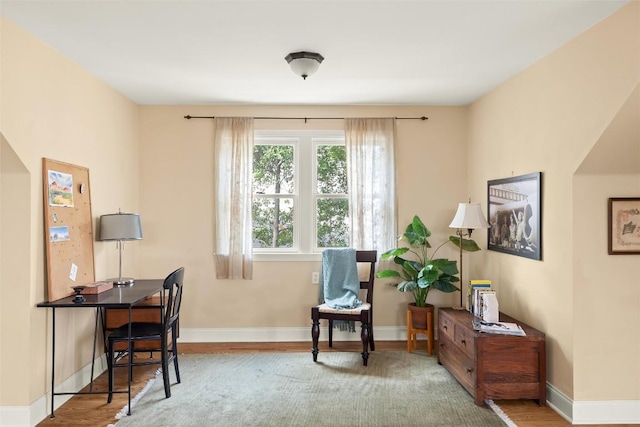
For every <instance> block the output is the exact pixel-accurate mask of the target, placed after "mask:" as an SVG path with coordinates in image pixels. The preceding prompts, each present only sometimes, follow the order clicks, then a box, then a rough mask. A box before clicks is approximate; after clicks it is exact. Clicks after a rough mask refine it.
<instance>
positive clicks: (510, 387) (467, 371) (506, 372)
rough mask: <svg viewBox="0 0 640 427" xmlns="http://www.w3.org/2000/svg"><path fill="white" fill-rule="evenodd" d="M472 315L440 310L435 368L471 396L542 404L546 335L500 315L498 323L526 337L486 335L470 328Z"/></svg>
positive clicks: (480, 399)
mask: <svg viewBox="0 0 640 427" xmlns="http://www.w3.org/2000/svg"><path fill="white" fill-rule="evenodd" d="M472 321H473V316H472V315H471V314H470V313H469V312H467V311H464V310H454V309H452V308H444V309H443V308H441V309H439V310H438V342H439V348H438V363H440V364H441V365H443V366H444V367H445V368H447V370H448V371H449V372H450V373H451V375H453V376H454V377H455V378H456V379H457V380H458V382H459V383H460V384H461V385H462V386H463V387H464V388H465V389H466V390H467V391H468V392H469V394H471V396H473V397H474V399H475V403H476V405H479V406H481V405H484V400H485V399H536V400H537V401H538V404H539V405H540V406H544V405H545V404H546V401H547V399H546V380H547V376H546V353H545V335H544V334H543V333H542V332H540V331H538V330H536V329H534V328H532V327H530V326H528V325H525V324H524V323H522V322H520V321H519V320H516V319H513V318H511V317H509V316H507V315H505V314H502V313H500V321H501V322H515V323H517V324H519V325H520V326H522V329H524V331H525V333H526V334H527V335H526V336H523V337H521V336H513V335H500V334H488V333H482V332H478V331H476V330H474V329H473V325H472Z"/></svg>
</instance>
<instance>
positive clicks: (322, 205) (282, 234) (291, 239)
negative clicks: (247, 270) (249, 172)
mask: <svg viewBox="0 0 640 427" xmlns="http://www.w3.org/2000/svg"><path fill="white" fill-rule="evenodd" d="M347 192H348V190H347V163H346V151H345V146H344V133H343V132H342V131H311V132H309V131H269V132H267V131H256V132H255V141H254V150H253V246H254V252H255V253H256V254H260V253H281V254H285V253H298V254H311V253H319V252H321V251H322V250H323V249H324V248H329V247H347V246H349V221H348V220H349V217H348V216H349V200H348V194H347Z"/></svg>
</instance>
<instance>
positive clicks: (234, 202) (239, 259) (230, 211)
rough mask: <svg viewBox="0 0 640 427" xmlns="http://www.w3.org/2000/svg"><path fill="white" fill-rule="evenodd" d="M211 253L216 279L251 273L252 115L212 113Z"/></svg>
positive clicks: (249, 274)
mask: <svg viewBox="0 0 640 427" xmlns="http://www.w3.org/2000/svg"><path fill="white" fill-rule="evenodd" d="M214 126H215V131H214V132H215V136H214V143H213V156H214V169H215V171H214V191H215V206H214V210H215V225H214V257H215V263H216V277H217V278H218V279H251V278H252V277H253V244H252V224H251V199H252V192H251V184H252V181H253V118H250V117H216V118H215V119H214Z"/></svg>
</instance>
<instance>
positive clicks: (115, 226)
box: [98, 212, 142, 286]
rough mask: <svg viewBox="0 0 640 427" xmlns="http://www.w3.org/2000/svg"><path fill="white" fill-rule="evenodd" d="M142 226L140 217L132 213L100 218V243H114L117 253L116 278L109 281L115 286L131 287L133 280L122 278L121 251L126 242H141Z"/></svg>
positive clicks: (108, 215) (107, 215)
mask: <svg viewBox="0 0 640 427" xmlns="http://www.w3.org/2000/svg"><path fill="white" fill-rule="evenodd" d="M141 239H142V225H141V224H140V215H138V214H134V213H124V212H118V213H115V214H106V215H102V216H100V237H99V238H98V240H101V241H116V243H117V246H118V252H119V262H118V277H117V278H114V279H109V281H112V282H113V284H114V285H115V286H131V285H133V283H134V279H133V278H131V277H122V249H123V247H124V242H125V241H126V240H141Z"/></svg>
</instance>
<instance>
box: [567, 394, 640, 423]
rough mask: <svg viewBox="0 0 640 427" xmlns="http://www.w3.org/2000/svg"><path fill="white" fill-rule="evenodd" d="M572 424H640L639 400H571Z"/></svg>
mask: <svg viewBox="0 0 640 427" xmlns="http://www.w3.org/2000/svg"><path fill="white" fill-rule="evenodd" d="M573 424H640V400H604V401H577V402H573Z"/></svg>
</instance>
